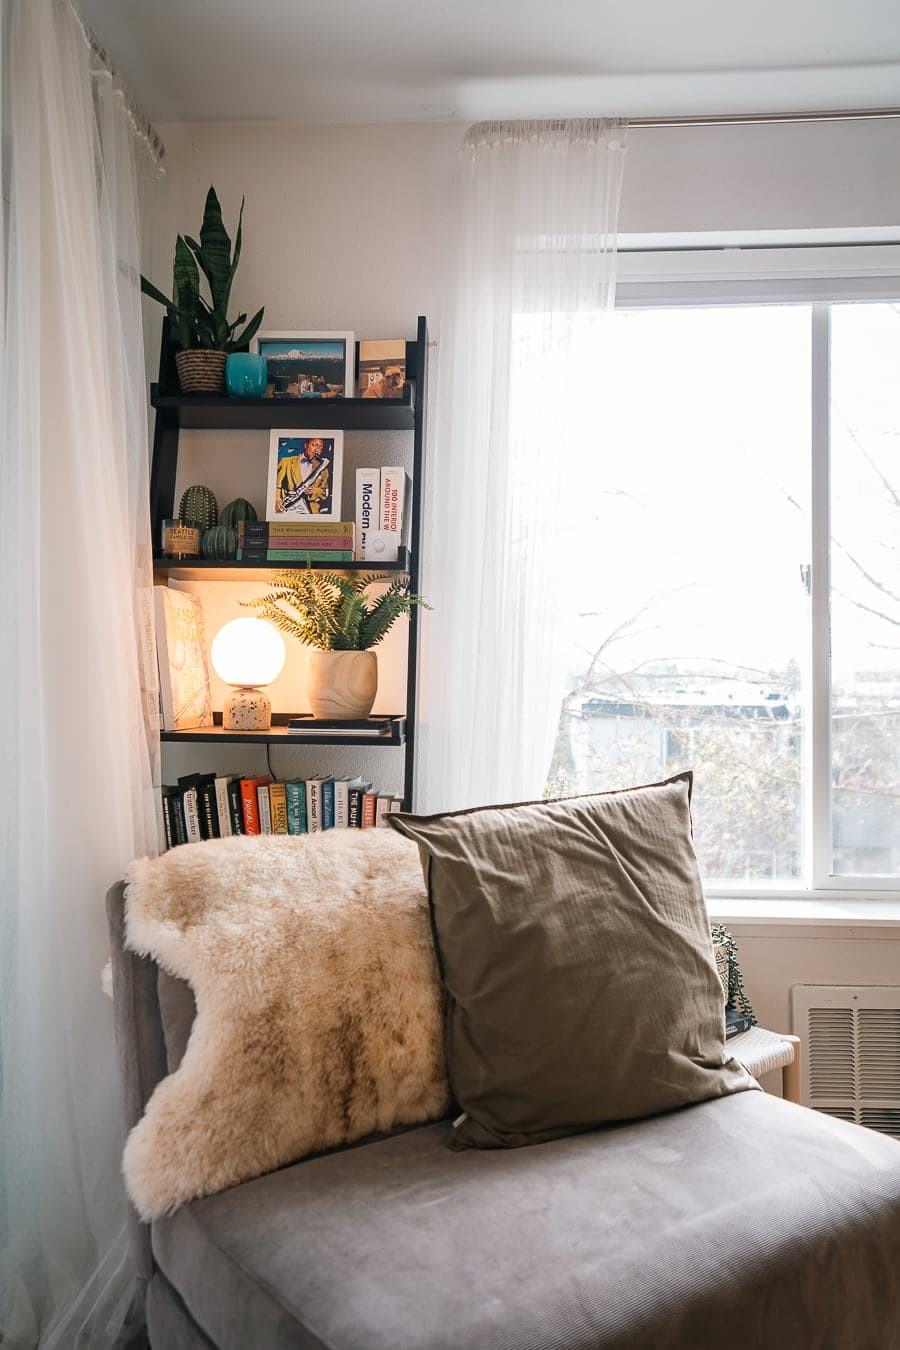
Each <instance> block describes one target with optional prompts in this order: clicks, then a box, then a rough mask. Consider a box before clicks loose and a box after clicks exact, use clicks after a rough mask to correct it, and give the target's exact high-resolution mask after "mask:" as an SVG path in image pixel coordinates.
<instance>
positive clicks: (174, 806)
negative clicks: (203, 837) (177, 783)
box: [169, 788, 188, 844]
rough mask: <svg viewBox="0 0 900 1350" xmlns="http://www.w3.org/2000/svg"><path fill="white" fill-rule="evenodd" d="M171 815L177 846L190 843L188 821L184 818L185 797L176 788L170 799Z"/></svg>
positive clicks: (173, 834)
mask: <svg viewBox="0 0 900 1350" xmlns="http://www.w3.org/2000/svg"><path fill="white" fill-rule="evenodd" d="M169 813H170V815H171V817H172V836H173V838H174V840H175V843H176V844H186V843H187V841H188V834H187V821H186V820H185V818H184V796H183V794H182V793H181V792H179V791H178V789H177V788H175V789H174V790H173V791H172V794H171V796H170V797H169Z"/></svg>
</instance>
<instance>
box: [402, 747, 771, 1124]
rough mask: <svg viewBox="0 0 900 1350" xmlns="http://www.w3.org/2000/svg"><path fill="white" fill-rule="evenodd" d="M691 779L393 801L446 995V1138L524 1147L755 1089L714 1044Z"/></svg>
mask: <svg viewBox="0 0 900 1350" xmlns="http://www.w3.org/2000/svg"><path fill="white" fill-rule="evenodd" d="M690 795H691V775H690V774H689V773H686V774H680V775H679V776H677V777H675V778H671V779H669V780H667V781H666V782H663V783H654V784H652V785H650V786H648V787H638V788H632V789H630V790H628V791H624V792H609V793H598V794H593V795H591V796H584V797H574V798H568V799H564V800H558V801H541V802H525V803H522V804H519V805H514V806H494V807H481V808H476V809H473V810H468V811H457V812H452V813H447V814H442V815H434V816H415V815H410V814H407V813H405V812H397V813H393V814H391V815H389V816H388V820H389V821H390V824H391V826H392V827H393V828H394V829H395V830H399V831H400V833H401V834H405V835H407V836H408V837H409V838H410V839H413V840H415V841H416V842H417V843H418V845H419V849H420V853H421V856H422V861H423V867H424V871H425V879H426V884H427V887H428V895H429V900H430V906H431V916H432V924H433V930H434V937H435V946H436V948H437V954H438V962H439V966H440V969H441V974H442V977H443V980H444V983H445V986H446V990H447V994H448V1004H447V1019H448V1020H447V1070H448V1076H449V1079H450V1086H451V1089H452V1091H453V1094H454V1096H455V1098H456V1100H457V1102H458V1103H459V1107H460V1110H461V1111H462V1113H463V1114H462V1115H461V1116H460V1117H459V1119H458V1120H457V1122H456V1124H455V1128H454V1134H453V1138H452V1141H451V1142H452V1146H453V1147H455V1148H466V1147H472V1146H474V1147H477V1148H501V1147H516V1146H519V1145H522V1144H533V1143H538V1142H540V1141H542V1140H547V1139H555V1138H558V1137H559V1136H561V1135H566V1134H573V1133H575V1132H576V1131H579V1130H585V1129H589V1128H590V1127H591V1126H595V1125H599V1124H601V1123H602V1122H604V1121H614V1120H632V1119H636V1118H640V1117H643V1116H650V1115H655V1114H657V1113H659V1112H662V1111H668V1110H671V1109H673V1108H676V1107H681V1106H687V1105H689V1104H690V1103H692V1102H702V1101H706V1100H708V1099H709V1098H712V1097H721V1096H726V1095H727V1094H729V1093H732V1092H741V1091H744V1090H745V1089H747V1088H755V1087H756V1086H757V1084H756V1083H755V1082H754V1080H753V1079H752V1078H751V1077H750V1075H749V1074H748V1073H747V1072H746V1070H745V1069H743V1068H742V1067H741V1065H739V1064H738V1063H737V1061H736V1060H734V1059H733V1058H731V1057H730V1056H729V1055H728V1053H727V1052H726V1049H725V1040H724V1007H723V1000H722V986H721V984H720V982H719V977H718V974H717V973H716V967H715V962H714V960H713V953H712V944H711V941H710V933H709V919H708V916H707V911H706V904H705V901H704V898H703V892H702V890H701V886H700V875H699V871H698V868H697V859H696V855H695V853H694V846H693V839H692V835H691V817H690Z"/></svg>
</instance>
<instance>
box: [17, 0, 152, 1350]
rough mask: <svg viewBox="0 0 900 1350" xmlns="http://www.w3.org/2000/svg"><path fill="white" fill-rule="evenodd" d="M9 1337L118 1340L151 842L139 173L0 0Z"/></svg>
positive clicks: (76, 25) (125, 1279)
mask: <svg viewBox="0 0 900 1350" xmlns="http://www.w3.org/2000/svg"><path fill="white" fill-rule="evenodd" d="M3 10H4V12H3V18H4V25H3V29H2V33H3V40H4V50H3V61H2V70H3V85H4V88H3V96H4V102H3V127H2V135H3V149H4V158H3V167H4V174H3V195H4V198H5V206H6V210H5V232H4V234H5V238H4V241H3V242H4V244H5V249H6V257H5V259H4V266H3V267H2V268H0V274H5V285H6V304H5V315H4V318H5V324H4V329H5V331H4V332H3V333H2V344H3V345H2V350H0V395H2V406H0V595H2V614H0V755H2V768H0V822H2V826H0V828H2V840H0V862H2V888H0V1073H2V1097H0V1140H2V1163H0V1294H2V1302H0V1340H2V1341H3V1345H4V1350H6V1347H15V1348H16V1350H20V1348H21V1347H32V1346H36V1345H40V1346H46V1347H72V1346H75V1345H79V1346H91V1347H95V1346H96V1347H105V1346H108V1345H111V1344H112V1343H113V1341H114V1340H115V1337H116V1335H117V1334H118V1332H119V1330H120V1328H121V1326H122V1323H123V1320H124V1317H125V1313H126V1310H127V1307H128V1302H129V1299H130V1296H131V1287H130V1285H131V1281H130V1276H129V1272H128V1262H127V1256H126V1250H125V1236H124V1196H123V1190H122V1185H121V1180H120V1158H121V1139H120V1130H121V1125H120V1115H119V1097H118V1087H117V1082H116V1059H115V1050H114V1045H113V1034H112V1008H111V1005H110V1002H109V1000H108V999H107V998H106V997H104V995H103V993H102V991H101V987H100V971H101V969H102V967H103V964H104V961H105V960H106V955H107V949H108V944H107V940H106V926H105V916H104V907H103V898H104V892H105V890H106V888H107V887H108V886H109V885H110V883H111V882H113V881H115V880H116V878H117V877H119V876H120V875H121V873H122V868H123V867H124V865H125V864H126V863H127V862H128V860H129V859H130V858H132V857H133V856H135V855H136V854H142V853H145V852H150V851H155V848H156V838H157V836H156V819H155V806H154V792H153V781H154V773H155V759H156V756H157V754H158V746H157V744H156V736H155V733H154V732H153V731H152V730H151V729H149V728H150V721H149V719H148V718H147V716H146V714H147V713H148V712H151V711H152V707H153V690H152V684H151V683H148V678H149V677H148V676H147V674H146V672H144V671H143V669H142V664H143V663H142V658H141V655H140V651H139V645H138V641H137V638H138V631H139V628H140V614H139V606H138V605H137V603H136V598H135V597H136V594H137V593H138V592H139V590H140V588H142V587H146V586H148V585H149V584H150V583H151V555H150V531H149V522H148V506H147V482H148V456H147V421H146V404H145V371H144V357H143V339H142V330H141V316H140V296H139V289H138V279H139V262H140V260H139V228H138V227H139V180H140V178H141V176H142V175H143V174H144V173H145V172H146V171H147V170H152V168H153V158H154V154H153V146H152V138H150V137H148V136H146V135H142V134H141V133H140V131H139V130H138V119H137V118H136V116H135V113H134V111H133V110H130V105H129V104H128V100H127V98H126V97H125V95H124V93H123V91H122V89H121V88H120V87H119V85H118V84H117V82H116V80H115V79H114V78H113V77H112V76H111V74H110V72H109V70H108V69H105V68H104V66H103V64H102V63H101V61H100V59H99V57H98V55H97V54H96V53H95V52H94V51H92V48H91V45H90V42H89V40H88V36H87V34H86V33H85V30H84V29H83V28H82V25H81V23H80V21H79V19H78V16H77V15H76V14H75V12H74V11H73V10H72V8H71V6H70V5H69V4H68V3H65V2H64V0H4V5H3Z"/></svg>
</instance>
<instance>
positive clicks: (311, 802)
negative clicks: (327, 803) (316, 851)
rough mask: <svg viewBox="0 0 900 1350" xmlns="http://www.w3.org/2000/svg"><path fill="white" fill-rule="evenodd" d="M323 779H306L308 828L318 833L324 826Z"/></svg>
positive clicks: (312, 832)
mask: <svg viewBox="0 0 900 1350" xmlns="http://www.w3.org/2000/svg"><path fill="white" fill-rule="evenodd" d="M321 806H322V780H321V778H307V780H306V828H307V830H308V832H309V833H310V834H318V832H319V830H321V828H322V815H321Z"/></svg>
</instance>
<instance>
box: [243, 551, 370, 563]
mask: <svg viewBox="0 0 900 1350" xmlns="http://www.w3.org/2000/svg"><path fill="white" fill-rule="evenodd" d="M235 558H236V559H237V561H238V562H295V563H316V562H353V550H352V549H351V548H319V549H299V548H239V549H238V551H237V553H236V554H235Z"/></svg>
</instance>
